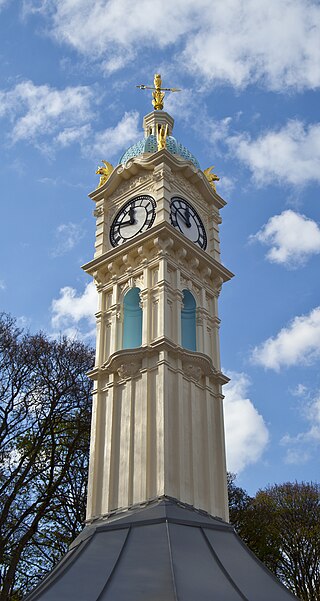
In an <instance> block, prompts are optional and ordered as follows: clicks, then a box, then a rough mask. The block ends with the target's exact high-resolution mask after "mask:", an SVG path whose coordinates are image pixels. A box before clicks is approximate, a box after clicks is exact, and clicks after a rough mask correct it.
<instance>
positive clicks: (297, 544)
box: [231, 482, 320, 601]
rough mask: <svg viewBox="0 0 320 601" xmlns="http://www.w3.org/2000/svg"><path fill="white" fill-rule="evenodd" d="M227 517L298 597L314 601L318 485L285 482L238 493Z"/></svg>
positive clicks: (319, 531)
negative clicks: (238, 498) (251, 494)
mask: <svg viewBox="0 0 320 601" xmlns="http://www.w3.org/2000/svg"><path fill="white" fill-rule="evenodd" d="M231 516H232V519H231V522H232V523H233V524H234V525H235V526H236V528H237V531H238V534H239V535H240V537H241V538H242V539H243V540H244V541H245V542H246V543H247V545H248V546H249V547H250V549H251V550H252V551H253V552H254V553H255V554H256V555H257V557H259V559H261V561H262V562H263V563H264V564H265V565H266V566H267V567H268V568H269V569H270V570H271V571H272V572H273V573H274V574H275V575H276V576H277V578H279V580H281V582H282V583H283V584H285V585H286V586H287V587H288V588H289V589H290V590H291V591H292V592H293V593H294V594H295V595H297V596H298V597H299V598H300V599H302V600H303V601H320V486H319V484H316V483H305V482H301V483H298V482H294V483H290V482H287V483H285V484H281V485H274V486H269V487H268V488H266V489H264V490H259V491H258V492H257V494H256V495H255V497H254V498H252V499H249V498H245V496H243V497H242V499H241V502H240V503H238V507H237V508H235V512H234V515H233V514H232V512H231Z"/></svg>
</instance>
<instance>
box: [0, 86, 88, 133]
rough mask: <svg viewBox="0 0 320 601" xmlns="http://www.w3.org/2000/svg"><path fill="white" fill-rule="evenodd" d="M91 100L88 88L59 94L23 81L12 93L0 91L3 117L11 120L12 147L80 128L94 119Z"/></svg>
mask: <svg viewBox="0 0 320 601" xmlns="http://www.w3.org/2000/svg"><path fill="white" fill-rule="evenodd" d="M92 100H93V92H92V91H91V90H90V89H89V88H88V87H86V86H77V87H67V88H64V89H63V90H57V89H54V88H51V87H50V86H48V85H41V86H36V85H34V83H33V82H32V81H24V82H22V83H19V84H17V85H16V86H15V87H14V88H13V89H12V90H9V91H0V117H1V116H5V115H8V116H9V118H10V119H11V122H12V130H11V140H12V142H13V143H15V142H18V141H19V140H30V139H31V140H34V139H35V138H37V137H39V136H40V137H41V136H43V135H47V134H52V133H54V132H57V131H59V130H60V131H61V130H65V129H68V128H69V127H70V125H74V126H76V125H77V126H78V127H79V126H80V125H81V124H83V123H84V122H85V121H87V120H88V119H89V118H90V117H91V116H92V111H91V103H92Z"/></svg>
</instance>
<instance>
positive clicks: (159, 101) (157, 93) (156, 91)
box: [136, 73, 181, 111]
mask: <svg viewBox="0 0 320 601" xmlns="http://www.w3.org/2000/svg"><path fill="white" fill-rule="evenodd" d="M153 83H154V87H153V86H145V85H144V84H140V85H139V86H136V87H137V88H140V90H153V92H152V97H153V100H152V104H153V106H154V110H155V111H162V109H163V99H164V97H165V93H166V92H181V90H180V88H162V87H161V84H162V80H161V75H160V73H156V74H155V76H154V80H153Z"/></svg>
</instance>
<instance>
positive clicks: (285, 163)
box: [228, 44, 320, 186]
mask: <svg viewBox="0 0 320 601" xmlns="http://www.w3.org/2000/svg"><path fill="white" fill-rule="evenodd" d="M319 48H320V44H319ZM319 73H320V69H319ZM228 143H229V145H230V148H231V150H232V151H233V152H234V153H235V155H236V156H237V157H238V159H240V160H241V161H242V162H243V163H245V164H246V165H247V167H248V168H249V169H250V170H251V171H252V174H253V177H254V180H255V182H256V183H257V184H260V185H262V184H265V183H270V182H273V181H276V182H277V183H278V182H279V183H285V184H291V185H296V186H302V185H305V184H307V183H309V182H318V183H319V182H320V123H315V124H311V125H308V126H306V125H305V124H304V123H302V122H301V121H297V120H296V121H288V123H287V124H286V125H285V126H284V127H282V128H280V129H277V130H269V131H267V132H265V133H263V134H262V135H261V136H259V137H258V138H256V139H251V138H250V136H249V135H248V134H240V135H237V136H231V137H230V138H229V140H228Z"/></svg>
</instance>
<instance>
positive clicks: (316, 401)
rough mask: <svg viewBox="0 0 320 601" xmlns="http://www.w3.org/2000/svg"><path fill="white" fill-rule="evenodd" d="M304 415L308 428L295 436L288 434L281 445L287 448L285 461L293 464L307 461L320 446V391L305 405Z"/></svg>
mask: <svg viewBox="0 0 320 601" xmlns="http://www.w3.org/2000/svg"><path fill="white" fill-rule="evenodd" d="M302 413H303V417H304V419H305V421H306V422H307V429H306V430H304V431H303V432H299V433H298V434H296V435H295V436H291V435H290V434H286V435H285V436H283V438H282V439H281V445H282V446H284V447H285V449H286V455H285V462H286V463H291V464H300V463H306V461H308V459H309V458H310V457H311V456H312V455H313V453H314V452H315V451H317V449H318V448H319V446H320V393H319V392H318V393H317V394H316V396H315V397H314V398H313V399H311V400H310V401H307V402H306V404H305V405H304V406H303V411H302Z"/></svg>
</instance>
